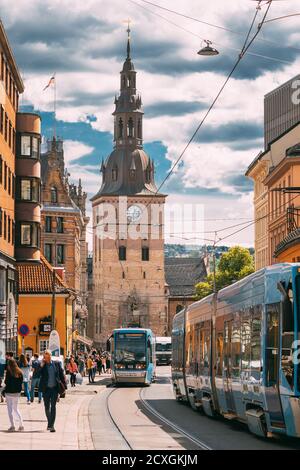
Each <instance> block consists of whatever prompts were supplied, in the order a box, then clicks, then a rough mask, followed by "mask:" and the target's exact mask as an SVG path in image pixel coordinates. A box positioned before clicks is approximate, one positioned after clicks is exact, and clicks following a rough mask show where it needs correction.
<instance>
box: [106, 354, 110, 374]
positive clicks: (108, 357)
mask: <svg viewBox="0 0 300 470" xmlns="http://www.w3.org/2000/svg"><path fill="white" fill-rule="evenodd" d="M106 372H107V373H108V374H110V373H111V370H110V356H109V354H107V358H106Z"/></svg>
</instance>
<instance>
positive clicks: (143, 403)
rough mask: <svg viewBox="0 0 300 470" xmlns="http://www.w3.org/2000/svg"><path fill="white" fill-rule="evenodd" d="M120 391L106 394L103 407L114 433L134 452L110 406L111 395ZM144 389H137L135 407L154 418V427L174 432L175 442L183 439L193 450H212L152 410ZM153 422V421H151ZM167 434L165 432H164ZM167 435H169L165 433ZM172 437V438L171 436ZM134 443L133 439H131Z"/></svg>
mask: <svg viewBox="0 0 300 470" xmlns="http://www.w3.org/2000/svg"><path fill="white" fill-rule="evenodd" d="M120 390H122V389H121V388H114V389H113V390H111V391H110V393H108V395H107V396H106V398H105V405H106V409H107V413H108V416H109V419H110V421H111V423H112V425H113V427H114V429H115V431H116V432H117V433H118V435H119V436H120V437H121V439H122V441H123V442H124V444H125V446H126V448H127V450H136V446H135V444H134V442H131V439H130V438H129V437H128V435H126V432H124V429H122V425H121V424H120V422H119V419H118V417H116V415H115V413H114V411H113V407H112V406H111V403H110V402H111V400H112V395H115V394H116V393H117V392H120ZM146 390H147V389H145V388H139V389H137V398H138V399H139V402H140V406H138V405H137V408H138V409H139V410H141V411H142V412H143V414H144V412H145V411H146V412H147V415H145V416H146V417H147V418H148V419H149V420H151V421H152V419H151V418H155V425H156V426H161V425H163V426H164V427H165V428H166V427H167V428H168V429H169V430H172V431H175V432H176V435H177V437H176V438H173V439H175V440H177V439H178V437H180V438H181V439H184V441H185V442H187V443H188V444H190V445H192V446H193V448H195V446H196V447H197V449H199V450H213V449H212V448H211V447H209V446H208V445H207V444H205V443H204V442H203V441H201V440H200V439H198V438H196V437H194V436H193V435H191V434H190V433H189V432H187V431H185V430H184V429H182V428H181V427H180V426H179V425H178V424H176V423H174V422H172V421H170V420H169V419H167V418H165V417H164V416H163V415H162V414H161V413H160V412H158V411H157V410H156V409H155V408H153V407H152V406H151V405H150V404H149V402H148V401H147V399H146V397H145V393H146ZM152 422H153V421H152ZM131 425H132V426H133V427H134V426H136V425H135V423H134V422H132V423H131ZM166 432H167V431H166ZM167 434H169V433H168V432H167ZM171 437H172V436H171ZM133 441H134V439H133Z"/></svg>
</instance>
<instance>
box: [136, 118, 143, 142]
mask: <svg viewBox="0 0 300 470" xmlns="http://www.w3.org/2000/svg"><path fill="white" fill-rule="evenodd" d="M137 136H138V138H139V139H141V138H142V123H141V120H140V119H139V120H138V125H137Z"/></svg>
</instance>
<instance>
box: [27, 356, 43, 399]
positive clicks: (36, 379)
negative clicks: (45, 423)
mask: <svg viewBox="0 0 300 470" xmlns="http://www.w3.org/2000/svg"><path fill="white" fill-rule="evenodd" d="M31 371H32V377H31V390H30V400H31V403H33V401H34V394H35V388H36V387H37V389H39V384H40V372H41V364H40V361H39V355H38V354H34V355H33V359H32V361H31ZM38 397H39V403H41V401H42V392H40V391H39V390H38Z"/></svg>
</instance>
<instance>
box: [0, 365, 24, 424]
mask: <svg viewBox="0 0 300 470" xmlns="http://www.w3.org/2000/svg"><path fill="white" fill-rule="evenodd" d="M4 383H5V398H6V405H7V411H8V417H9V420H10V428H9V429H8V432H14V431H15V430H16V428H15V423H14V414H15V415H16V416H17V417H18V419H19V431H24V426H23V420H22V416H21V414H20V412H19V409H18V401H19V397H20V395H21V390H22V383H23V374H22V371H21V369H20V368H19V367H18V364H17V363H16V361H15V360H14V359H8V360H7V364H6V376H5V381H4Z"/></svg>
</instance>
